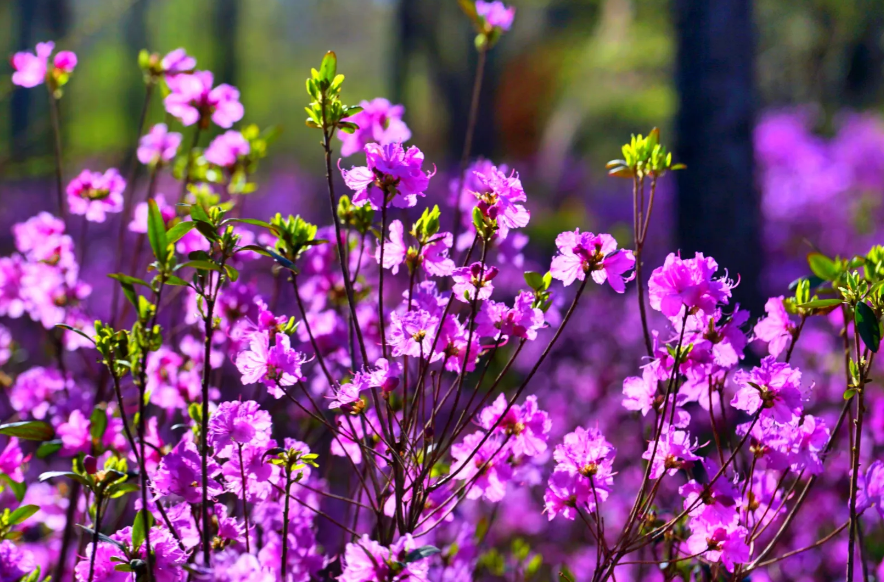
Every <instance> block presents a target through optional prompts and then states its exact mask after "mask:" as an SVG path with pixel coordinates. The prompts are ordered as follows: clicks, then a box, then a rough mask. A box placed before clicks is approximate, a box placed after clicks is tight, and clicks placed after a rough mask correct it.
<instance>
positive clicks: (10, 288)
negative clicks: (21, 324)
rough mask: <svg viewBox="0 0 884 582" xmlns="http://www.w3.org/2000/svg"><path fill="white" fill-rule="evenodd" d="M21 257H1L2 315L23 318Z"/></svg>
mask: <svg viewBox="0 0 884 582" xmlns="http://www.w3.org/2000/svg"><path fill="white" fill-rule="evenodd" d="M21 278H22V260H21V257H18V256H12V257H0V315H7V316H9V317H11V318H13V319H14V318H17V317H21V316H22V314H23V313H24V312H25V302H24V300H23V299H22V296H21Z"/></svg>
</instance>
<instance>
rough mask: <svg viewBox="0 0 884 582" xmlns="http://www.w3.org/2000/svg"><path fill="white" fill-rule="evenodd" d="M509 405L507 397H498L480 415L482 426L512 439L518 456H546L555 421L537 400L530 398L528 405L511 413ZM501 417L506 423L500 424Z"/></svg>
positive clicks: (511, 443) (519, 407)
mask: <svg viewBox="0 0 884 582" xmlns="http://www.w3.org/2000/svg"><path fill="white" fill-rule="evenodd" d="M508 404H509V401H508V400H507V398H506V396H504V395H503V394H500V395H498V397H497V399H496V400H495V401H494V403H493V404H491V406H487V407H485V408H484V409H483V410H482V412H480V413H479V420H478V424H479V426H481V427H482V428H484V429H485V430H489V431H490V430H492V428H493V427H494V432H497V433H500V434H502V435H507V436H509V437H510V445H511V447H512V451H513V454H515V455H524V456H526V457H534V456H536V455H540V454H542V453H544V452H546V448H547V447H546V443H547V441H548V440H549V431H550V430H552V419H550V417H549V414H547V413H546V412H544V411H543V410H540V409H539V408H538V407H537V397H536V396H534V395H531V396H528V397H527V398H525V403H524V404H521V405H520V404H513V405H512V406H511V407H510V408H509V410H508V411H507V406H508ZM505 411H506V414H504V412H505ZM501 416H503V420H502V421H500V424H497V422H498V420H499V419H500V418H501ZM495 424H497V426H496V427H495Z"/></svg>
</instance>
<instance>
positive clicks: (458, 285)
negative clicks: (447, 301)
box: [451, 262, 499, 303]
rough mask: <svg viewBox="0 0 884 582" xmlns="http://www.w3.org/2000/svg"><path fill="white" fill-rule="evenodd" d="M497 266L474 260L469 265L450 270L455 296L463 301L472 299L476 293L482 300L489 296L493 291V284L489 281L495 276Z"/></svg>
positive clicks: (467, 301) (466, 301)
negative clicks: (474, 261)
mask: <svg viewBox="0 0 884 582" xmlns="http://www.w3.org/2000/svg"><path fill="white" fill-rule="evenodd" d="M498 272H499V271H498V270H497V267H489V266H488V265H482V263H479V262H476V263H473V264H472V265H470V266H469V267H460V268H457V269H454V271H452V272H451V278H452V279H454V288H453V289H452V293H454V296H455V298H457V299H458V300H459V301H463V302H464V303H469V302H470V301H472V300H473V299H474V298H475V297H476V296H477V293H478V299H479V300H480V301H483V300H485V299H488V298H489V297H491V293H492V291H494V285H492V284H491V281H493V280H494V278H495V277H497V274H498Z"/></svg>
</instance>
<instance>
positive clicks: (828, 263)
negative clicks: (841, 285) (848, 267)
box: [807, 252, 840, 281]
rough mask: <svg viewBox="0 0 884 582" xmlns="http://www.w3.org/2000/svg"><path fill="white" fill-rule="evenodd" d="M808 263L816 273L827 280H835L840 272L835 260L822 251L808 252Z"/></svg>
mask: <svg viewBox="0 0 884 582" xmlns="http://www.w3.org/2000/svg"><path fill="white" fill-rule="evenodd" d="M807 264H808V265H810V270H811V271H813V274H814V275H816V276H817V277H819V278H820V279H824V280H826V281H834V280H835V279H837V278H838V275H839V274H840V273H839V271H838V266H837V265H836V264H835V261H833V260H832V259H830V258H829V257H827V256H826V255H824V254H822V253H817V252H813V253H808V255H807Z"/></svg>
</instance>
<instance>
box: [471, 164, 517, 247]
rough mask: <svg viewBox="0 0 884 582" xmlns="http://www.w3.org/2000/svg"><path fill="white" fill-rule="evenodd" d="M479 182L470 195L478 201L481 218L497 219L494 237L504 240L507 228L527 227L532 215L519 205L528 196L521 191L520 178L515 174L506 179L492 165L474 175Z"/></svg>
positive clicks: (507, 231) (505, 176) (504, 175)
mask: <svg viewBox="0 0 884 582" xmlns="http://www.w3.org/2000/svg"><path fill="white" fill-rule="evenodd" d="M474 174H475V177H476V181H477V182H478V184H477V185H476V186H477V190H476V191H474V192H473V195H474V196H475V197H476V198H477V199H478V204H477V206H478V208H479V210H481V211H482V214H483V215H484V216H487V217H488V218H492V219H495V220H497V227H498V230H497V234H498V236H499V237H500V238H501V239H505V238H506V237H507V234H508V233H509V231H510V229H513V228H522V227H525V226H527V225H528V221H529V220H530V219H531V213H530V212H529V211H528V210H526V209H525V207H524V206H523V205H522V204H519V203H520V202H525V201H526V200H527V199H528V197H527V196H526V195H525V190H524V188H522V182H521V180H519V175H518V174H517V173H516V172H515V171H514V172H512V174H510V175H509V176H507V175H506V174H504V173H503V172H502V171H501V170H499V169H498V168H497V167H495V166H490V167H485V168H484V170H483V171H477V172H474Z"/></svg>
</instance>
